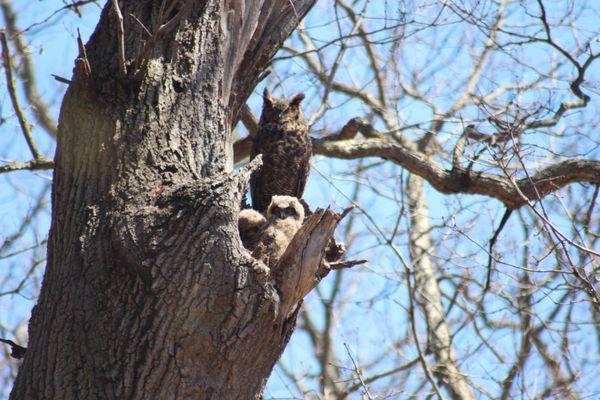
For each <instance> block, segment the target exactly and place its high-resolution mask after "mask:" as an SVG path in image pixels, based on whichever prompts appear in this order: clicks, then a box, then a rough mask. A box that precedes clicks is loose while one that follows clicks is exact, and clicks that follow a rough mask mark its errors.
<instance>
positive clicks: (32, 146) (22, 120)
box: [0, 29, 43, 160]
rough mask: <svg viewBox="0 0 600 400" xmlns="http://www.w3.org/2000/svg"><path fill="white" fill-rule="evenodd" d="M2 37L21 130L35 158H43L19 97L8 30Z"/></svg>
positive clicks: (13, 99)
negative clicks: (7, 37) (7, 38)
mask: <svg viewBox="0 0 600 400" xmlns="http://www.w3.org/2000/svg"><path fill="white" fill-rule="evenodd" d="M0 38H1V40H2V59H3V61H4V71H5V72H6V84H7V85H8V93H9V94H10V100H11V101H12V105H13V108H14V110H15V113H16V114H17V118H18V120H19V124H20V125H21V130H22V131H23V135H24V136H25V140H26V141H27V145H28V146H29V150H31V154H32V155H33V158H34V159H35V160H41V159H42V158H43V157H42V153H40V150H39V149H38V148H37V145H36V144H35V142H34V140H33V137H32V135H31V130H30V129H29V124H28V123H27V120H26V119H25V114H23V110H21V106H20V105H19V99H18V98H17V91H16V89H15V80H14V78H13V74H12V67H11V65H10V50H9V48H8V42H7V41H6V31H5V30H4V29H2V31H0Z"/></svg>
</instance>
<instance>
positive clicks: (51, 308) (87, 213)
mask: <svg viewBox="0 0 600 400" xmlns="http://www.w3.org/2000/svg"><path fill="white" fill-rule="evenodd" d="M159 3H161V2H154V1H127V2H122V4H121V7H122V9H121V10H120V14H121V15H122V16H123V20H124V23H123V25H124V30H123V31H124V35H123V44H124V49H125V51H124V58H125V60H126V64H125V65H123V63H122V62H121V60H122V59H123V57H120V55H119V53H120V52H119V47H120V46H119V43H120V40H119V39H120V37H119V34H118V31H119V19H118V17H117V15H118V13H117V10H116V9H114V8H113V6H112V3H111V2H110V1H109V2H108V3H107V6H106V7H105V8H104V11H103V12H102V16H101V20H100V23H99V25H98V27H97V29H96V31H95V33H94V34H93V36H92V38H91V39H90V41H89V43H88V45H87V46H86V52H85V53H84V52H83V51H82V52H81V53H80V58H79V59H78V60H77V61H76V68H75V72H74V76H73V80H72V84H71V85H70V87H69V89H68V91H67V93H66V95H65V98H64V100H63V104H62V108H61V114H60V121H59V134H58V147H57V152H56V157H55V162H56V168H55V171H54V182H53V194H52V226H51V230H50V237H49V244H48V264H47V268H46V272H45V276H44V284H43V286H42V291H41V294H40V298H39V301H38V304H37V306H36V307H35V308H34V310H33V311H32V317H31V321H30V327H29V333H30V339H29V346H28V350H27V355H26V357H25V360H24V363H23V365H22V367H21V369H20V371H19V375H18V377H17V380H16V383H15V386H14V388H13V391H12V394H11V399H65V400H66V399H105V398H106V399H111V398H115V399H117V398H118V399H123V398H128V399H150V398H155V399H190V398H197V399H205V398H206V399H208V398H219V399H245V398H258V397H259V396H260V393H261V391H262V389H263V387H264V385H265V382H266V380H267V378H268V376H269V374H270V372H271V369H272V368H273V366H274V364H275V362H276V361H277V359H278V358H279V356H280V355H281V353H282V352H283V349H284V347H285V345H286V343H287V341H288V339H289V335H290V334H291V331H292V330H293V328H294V325H295V312H294V311H293V309H292V310H291V312H289V313H288V312H284V311H283V310H282V308H281V304H280V297H281V298H285V301H286V304H288V303H289V304H292V303H294V300H297V299H296V298H294V297H290V296H282V295H281V294H282V293H281V290H284V289H281V290H280V289H279V288H278V287H277V285H275V284H273V282H271V281H269V280H268V279H266V278H265V276H264V274H262V273H261V272H260V269H259V268H255V267H256V264H255V263H256V261H255V260H253V259H252V258H251V257H250V255H249V254H248V253H247V252H246V251H245V250H244V249H243V247H242V245H241V242H240V239H239V236H238V233H237V213H238V211H239V203H240V199H241V197H242V194H243V192H244V191H245V190H246V185H247V182H248V178H249V174H250V169H247V170H244V171H242V172H240V173H234V172H232V145H231V127H232V125H233V124H234V123H235V122H236V120H237V115H238V110H239V109H240V107H241V106H242V105H243V104H244V103H245V101H246V99H247V97H248V96H249V94H250V93H251V91H252V89H253V88H254V86H255V85H256V83H257V81H258V77H259V74H260V72H261V71H262V70H263V69H264V68H265V66H266V65H267V63H268V62H269V60H270V58H271V57H272V55H273V54H274V52H275V51H276V50H277V49H278V48H279V47H280V46H281V43H282V41H283V39H285V37H287V36H288V35H289V33H290V32H291V31H292V30H293V28H294V27H295V26H296V25H297V23H298V22H299V21H298V19H297V17H298V16H304V15H305V14H306V12H307V11H308V9H309V8H310V7H311V6H312V5H313V3H314V0H297V1H294V2H293V5H292V3H291V2H290V1H288V0H245V1H244V0H230V1H228V0H225V1H217V0H204V1H191V0H189V1H187V2H185V1H180V2H171V4H176V5H175V6H174V7H172V9H169V7H171V6H167V7H166V8H167V9H160V7H159V5H160V4H159ZM132 15H133V16H135V18H134V17H132ZM146 30H147V31H149V32H150V33H151V34H152V37H149V35H148V33H147V31H146ZM328 215H329V214H328ZM322 218H334V217H328V216H327V215H325V216H324V217H322ZM328 232H329V231H328ZM326 233H327V232H326ZM295 303H297V301H295Z"/></svg>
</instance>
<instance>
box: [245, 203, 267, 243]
mask: <svg viewBox="0 0 600 400" xmlns="http://www.w3.org/2000/svg"><path fill="white" fill-rule="evenodd" d="M266 225H267V219H266V218H265V217H264V215H262V214H261V213H259V212H258V211H256V210H252V209H245V210H242V211H240V216H239V220H238V229H239V231H240V238H241V239H242V243H243V245H244V247H245V248H246V249H248V250H250V251H253V250H254V248H255V247H256V244H257V243H258V240H259V238H260V236H261V234H262V231H263V230H264V228H265V226H266Z"/></svg>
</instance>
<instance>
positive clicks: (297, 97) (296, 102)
mask: <svg viewBox="0 0 600 400" xmlns="http://www.w3.org/2000/svg"><path fill="white" fill-rule="evenodd" d="M302 100H304V93H297V94H295V95H294V96H292V99H291V100H290V104H291V105H293V106H299V105H300V103H301V102H302Z"/></svg>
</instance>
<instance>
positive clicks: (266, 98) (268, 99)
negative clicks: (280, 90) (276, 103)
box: [263, 86, 273, 105]
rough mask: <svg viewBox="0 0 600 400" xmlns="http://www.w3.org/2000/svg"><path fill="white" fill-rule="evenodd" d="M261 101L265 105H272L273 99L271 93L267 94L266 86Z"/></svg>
mask: <svg viewBox="0 0 600 400" xmlns="http://www.w3.org/2000/svg"><path fill="white" fill-rule="evenodd" d="M263 100H264V103H265V104H268V105H273V97H272V96H271V92H269V89H268V88H267V87H266V86H265V90H264V91H263Z"/></svg>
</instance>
